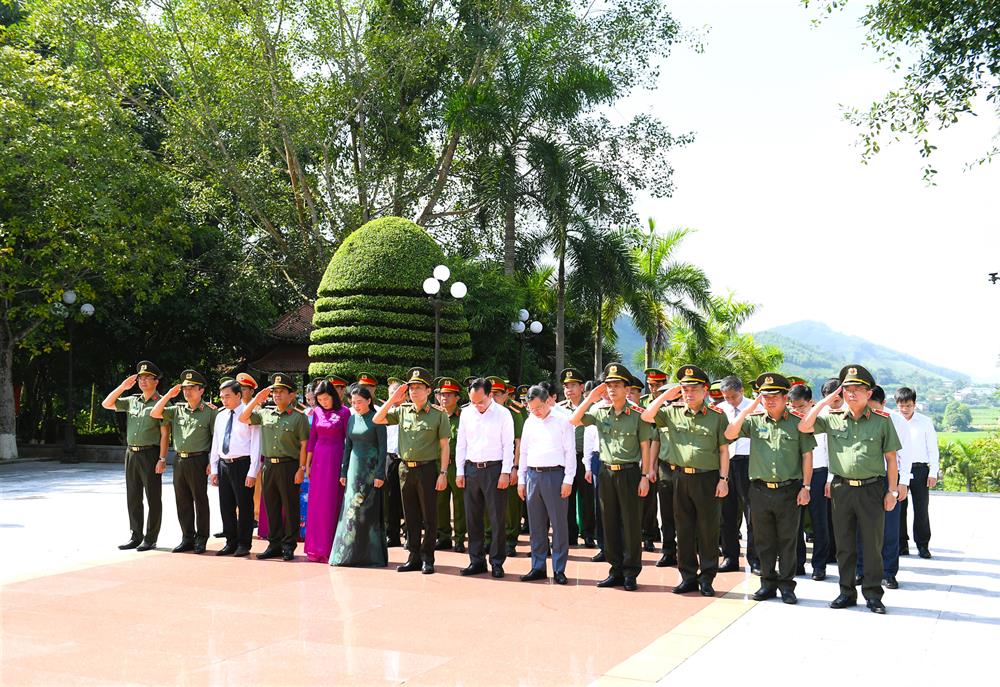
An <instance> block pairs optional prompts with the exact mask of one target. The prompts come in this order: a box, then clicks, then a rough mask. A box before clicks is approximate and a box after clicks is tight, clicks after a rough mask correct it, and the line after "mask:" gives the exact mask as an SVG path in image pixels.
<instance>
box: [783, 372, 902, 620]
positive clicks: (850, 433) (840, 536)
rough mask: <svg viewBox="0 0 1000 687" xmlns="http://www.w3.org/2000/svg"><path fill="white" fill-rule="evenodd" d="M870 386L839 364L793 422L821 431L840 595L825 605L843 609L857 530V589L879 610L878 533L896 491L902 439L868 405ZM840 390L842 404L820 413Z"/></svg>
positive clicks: (848, 598) (849, 601)
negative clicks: (829, 386) (831, 387)
mask: <svg viewBox="0 0 1000 687" xmlns="http://www.w3.org/2000/svg"><path fill="white" fill-rule="evenodd" d="M874 386H875V378H874V377H873V376H872V374H871V372H869V371H868V370H866V369H865V368H863V367H862V366H861V365H857V364H854V365H847V366H845V367H844V368H843V369H842V370H841V371H840V386H839V387H838V388H837V389H836V390H835V391H834V392H833V393H832V394H829V395H827V396H826V397H825V398H824V399H823V400H822V401H820V402H819V403H817V404H816V405H815V406H813V407H812V409H811V410H810V411H809V414H808V415H806V416H805V417H804V418H803V419H802V421H801V422H799V430H800V431H803V432H813V431H816V432H826V443H827V450H828V451H829V454H830V474H831V475H833V480H832V482H831V483H828V484H827V485H826V489H827V492H828V495H829V496H830V497H831V499H832V501H833V531H834V533H835V534H836V539H837V567H838V568H839V569H840V595H839V596H837V598H836V599H834V600H833V601H831V602H830V608H847V607H848V606H854V605H856V604H857V602H858V596H857V590H856V589H855V588H854V570H855V565H856V564H857V556H858V554H857V543H856V542H857V540H858V539H857V538H858V535H859V534H860V536H861V546H862V553H863V554H864V557H865V570H864V579H863V581H862V584H861V593H862V594H864V597H865V599H866V600H867V605H868V608H869V610H871V611H872V612H873V613H879V614H883V613H885V605H884V604H883V603H882V594H883V590H882V573H883V569H882V538H883V535H884V527H885V513H886V511H891V510H892V509H893V508H895V507H896V503H897V501H898V500H899V496H900V494H899V491H898V489H897V486H898V483H899V467H898V465H897V464H896V451H898V450H899V449H900V448H901V447H902V444H901V443H900V441H899V436H898V435H897V434H896V428H895V427H894V426H893V424H892V420H891V419H890V417H889V414H888V413H886V412H884V411H878V410H872V409H871V408H869V407H868V399H869V398H871V395H872V387H874ZM841 392H843V395H844V401H845V403H844V406H843V407H841V409H840V410H831V411H830V412H829V413H828V414H827V415H820V411H822V410H823V408H825V407H826V406H828V405H830V404H831V403H833V402H834V399H836V398H837V396H839V395H840V394H841Z"/></svg>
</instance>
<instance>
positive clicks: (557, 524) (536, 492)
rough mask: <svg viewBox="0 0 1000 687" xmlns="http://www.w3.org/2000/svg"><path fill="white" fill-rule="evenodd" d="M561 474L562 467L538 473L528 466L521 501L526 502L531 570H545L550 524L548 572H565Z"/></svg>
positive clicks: (565, 505)
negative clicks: (550, 556) (549, 567)
mask: <svg viewBox="0 0 1000 687" xmlns="http://www.w3.org/2000/svg"><path fill="white" fill-rule="evenodd" d="M563 477H565V474H564V472H563V470H562V469H559V470H547V471H545V472H538V471H535V470H532V469H531V468H528V472H527V475H526V479H525V482H526V485H525V503H527V505H528V523H529V530H528V533H529V536H530V539H531V569H532V570H545V561H546V559H547V558H548V556H549V523H551V524H552V573H553V574H555V573H564V572H566V561H567V560H568V559H569V540H568V539H567V536H566V522H567V520H566V513H565V511H566V509H567V508H568V506H569V499H568V498H566V499H564V498H563V497H562V495H561V491H562V482H563Z"/></svg>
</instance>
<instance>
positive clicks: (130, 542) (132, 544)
mask: <svg viewBox="0 0 1000 687" xmlns="http://www.w3.org/2000/svg"><path fill="white" fill-rule="evenodd" d="M141 543H142V540H141V539H129V540H128V541H127V542H125V543H124V544H119V545H118V548H119V549H121V550H122V551H128V550H129V549H134V548H136V547H137V546H139V544H141Z"/></svg>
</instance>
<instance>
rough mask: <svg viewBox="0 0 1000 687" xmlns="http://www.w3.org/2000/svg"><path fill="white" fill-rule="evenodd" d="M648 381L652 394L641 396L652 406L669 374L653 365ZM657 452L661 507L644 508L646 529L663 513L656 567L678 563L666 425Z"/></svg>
mask: <svg viewBox="0 0 1000 687" xmlns="http://www.w3.org/2000/svg"><path fill="white" fill-rule="evenodd" d="M645 374H646V383H647V386H648V387H649V393H648V394H646V395H645V396H643V397H642V398H641V399H639V405H640V406H642V407H644V408H648V407H649V404H650V403H652V402H653V399H655V398H656V397H657V396H659V395H660V391H659V389H660V387H662V386H663V385H664V384H665V383H666V381H667V373H666V372H664V371H663V370H661V369H659V368H656V367H650V368H647V369H646V371H645ZM654 442H655V443H656V447H657V450H656V455H655V456H654V459H655V461H656V462H655V463H654V465H655V466H656V484H655V485H653V486H652V488H651V489H650V491H652V492H655V494H656V500H657V502H658V504H659V508H658V509H653V512H652V513H648V512H647V511H646V510H643V514H642V516H643V525H642V528H643V531H644V532H645V531H648V530H649V529H650V528H651V527H656V511H657V510H658V511H659V515H660V541H662V542H663V548H662V555H661V556H660V560H658V561H657V562H656V567H658V568H663V567H666V566H668V565H677V530H676V528H675V526H674V475H673V471H672V470H671V469H670V462H669V461H668V460H667V458H668V456H669V455H670V435H669V434H668V432H667V430H666V429H664V428H657V430H656V438H655V439H654Z"/></svg>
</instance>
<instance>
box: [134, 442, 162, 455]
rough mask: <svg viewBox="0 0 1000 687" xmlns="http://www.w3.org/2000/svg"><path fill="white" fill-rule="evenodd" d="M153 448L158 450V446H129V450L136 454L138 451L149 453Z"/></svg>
mask: <svg viewBox="0 0 1000 687" xmlns="http://www.w3.org/2000/svg"><path fill="white" fill-rule="evenodd" d="M151 448H158V446H157V445H156V444H150V445H149V446H129V447H128V450H129V451H132V452H133V453H135V452H137V451H148V450H149V449H151Z"/></svg>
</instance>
